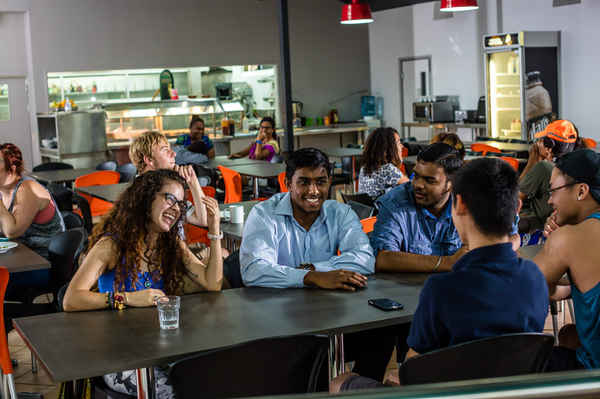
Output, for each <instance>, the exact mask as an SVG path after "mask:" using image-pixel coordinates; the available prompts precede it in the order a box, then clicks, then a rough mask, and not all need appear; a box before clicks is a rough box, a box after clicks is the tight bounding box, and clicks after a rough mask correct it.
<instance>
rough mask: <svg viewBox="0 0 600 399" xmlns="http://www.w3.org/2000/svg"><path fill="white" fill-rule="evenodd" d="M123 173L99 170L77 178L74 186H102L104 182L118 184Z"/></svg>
mask: <svg viewBox="0 0 600 399" xmlns="http://www.w3.org/2000/svg"><path fill="white" fill-rule="evenodd" d="M120 178H121V175H120V174H119V172H115V171H113V170H99V171H98V172H92V173H90V174H87V175H83V176H79V177H78V178H77V179H75V185H74V187H75V188H77V187H89V186H101V185H103V184H117V183H118V182H119V179H120Z"/></svg>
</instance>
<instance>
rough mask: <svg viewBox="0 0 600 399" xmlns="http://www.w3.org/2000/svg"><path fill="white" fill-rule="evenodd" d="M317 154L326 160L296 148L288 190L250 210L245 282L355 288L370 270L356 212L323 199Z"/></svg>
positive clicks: (324, 172) (326, 179) (326, 182)
mask: <svg viewBox="0 0 600 399" xmlns="http://www.w3.org/2000/svg"><path fill="white" fill-rule="evenodd" d="M321 159H322V160H323V162H324V165H328V162H329V161H328V160H327V157H326V156H325V155H324V154H322V153H321V152H320V151H319V150H316V149H302V150H299V151H296V152H295V153H294V154H293V155H292V156H291V159H290V160H289V161H288V167H287V169H288V170H287V171H286V175H287V176H286V184H287V186H288V189H289V192H288V193H281V194H276V195H274V196H273V197H271V198H270V199H269V200H267V201H265V202H262V203H260V204H258V205H256V206H255V207H254V208H253V209H252V211H251V212H250V215H249V216H248V220H247V221H246V223H245V225H244V233H243V240H242V245H241V248H240V264H241V273H242V278H243V280H244V284H246V285H247V286H262V287H275V288H287V287H305V286H317V287H320V288H327V289H346V290H355V289H356V288H357V287H364V286H365V285H366V278H365V277H364V275H365V274H371V273H373V272H374V266H375V258H374V256H373V250H372V249H371V245H370V244H369V239H368V238H367V236H366V234H365V233H364V232H363V231H362V226H361V224H360V221H359V220H358V217H357V216H356V214H355V213H354V211H352V210H351V209H350V207H349V206H347V205H344V204H341V203H339V202H337V201H328V200H326V198H327V195H328V192H329V186H330V176H329V169H328V168H325V167H323V166H321V165H320V160H321ZM307 160H308V163H309V166H308V167H303V164H304V163H306V161H307ZM312 163H314V165H311V164H312ZM338 251H339V253H340V254H339V255H338Z"/></svg>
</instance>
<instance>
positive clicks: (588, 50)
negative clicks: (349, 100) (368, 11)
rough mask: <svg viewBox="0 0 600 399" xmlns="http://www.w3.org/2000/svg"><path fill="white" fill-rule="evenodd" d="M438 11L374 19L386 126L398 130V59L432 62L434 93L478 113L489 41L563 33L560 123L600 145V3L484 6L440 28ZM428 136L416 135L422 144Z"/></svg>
mask: <svg viewBox="0 0 600 399" xmlns="http://www.w3.org/2000/svg"><path fill="white" fill-rule="evenodd" d="M434 4H437V3H423V4H417V5H414V6H411V7H402V8H397V9H392V10H386V11H381V12H377V13H374V18H375V22H374V23H373V24H371V25H370V27H369V44H370V49H369V51H370V60H371V89H372V91H373V92H374V93H376V94H377V93H380V94H381V95H383V96H384V101H385V108H386V112H385V119H386V121H385V122H386V124H387V125H391V126H394V127H398V126H399V125H400V115H399V109H400V106H399V96H400V93H399V83H398V62H397V59H398V58H399V57H414V56H422V55H431V56H432V68H433V71H432V76H433V93H434V94H436V95H439V94H458V95H459V96H460V103H461V108H463V109H476V108H477V99H478V98H479V96H481V95H484V81H483V68H482V49H481V46H482V44H481V38H482V36H483V35H484V34H487V33H497V32H498V30H500V31H501V32H507V31H521V30H560V31H562V60H561V61H562V71H561V73H562V85H561V90H560V93H559V96H560V101H561V106H560V109H561V111H560V114H561V115H560V116H561V117H563V118H568V119H572V120H573V121H574V122H575V124H576V125H577V126H578V127H579V129H580V131H581V134H582V135H583V136H587V137H593V138H596V139H600V129H595V128H596V124H593V123H594V122H596V121H595V118H594V114H595V112H596V104H597V103H598V101H597V98H596V92H597V91H599V90H600V74H598V73H597V69H598V65H600V51H598V48H599V46H598V45H597V44H596V43H595V42H594V41H593V40H595V38H597V37H600V24H599V23H598V21H599V20H600V1H598V0H583V1H582V3H581V4H578V5H572V6H564V7H557V8H553V7H552V0H526V1H525V0H503V1H501V2H500V1H498V0H479V5H480V9H479V10H478V11H476V12H464V13H454V16H453V17H452V18H448V19H442V20H435V21H434V20H433V7H434ZM498 4H501V5H502V8H501V9H498ZM498 17H500V18H498ZM498 19H500V21H502V26H498V23H497V22H498ZM423 134H424V133H423V132H418V130H417V135H419V137H421V136H423ZM463 137H464V136H463Z"/></svg>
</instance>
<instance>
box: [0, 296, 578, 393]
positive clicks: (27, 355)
mask: <svg viewBox="0 0 600 399" xmlns="http://www.w3.org/2000/svg"><path fill="white" fill-rule="evenodd" d="M560 310H561V309H560V307H559V311H560ZM563 310H564V311H563V312H559V314H558V323H559V326H562V325H563V324H564V323H565V322H566V323H569V322H570V319H571V318H570V315H569V312H568V309H567V306H566V304H565V306H564V309H563ZM544 332H545V333H548V334H552V318H551V317H550V315H548V318H547V319H546V325H545V327H544ZM8 349H9V352H10V356H11V358H12V359H15V360H17V362H18V365H17V367H15V368H14V377H15V385H16V388H17V392H38V393H41V394H43V395H44V397H45V398H46V399H48V398H50V399H52V398H57V397H58V390H59V385H58V384H54V383H53V382H52V380H51V379H50V377H49V376H48V374H46V371H45V370H44V369H43V368H42V367H38V372H37V373H36V374H34V373H32V372H31V352H30V351H29V348H27V346H26V345H25V343H24V342H23V340H22V339H21V337H20V336H19V335H18V334H17V332H16V331H15V330H12V331H11V332H10V333H9V334H8ZM392 359H396V353H395V351H394V353H393V355H392ZM384 380H389V381H391V382H396V383H398V365H397V364H396V362H395V361H390V363H389V364H388V369H387V372H386V375H385V378H384Z"/></svg>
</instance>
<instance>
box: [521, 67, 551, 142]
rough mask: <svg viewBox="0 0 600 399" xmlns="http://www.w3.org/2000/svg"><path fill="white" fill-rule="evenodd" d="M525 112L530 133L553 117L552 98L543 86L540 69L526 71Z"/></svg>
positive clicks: (535, 131) (546, 123) (542, 128)
mask: <svg viewBox="0 0 600 399" xmlns="http://www.w3.org/2000/svg"><path fill="white" fill-rule="evenodd" d="M525 112H526V115H525V117H526V119H527V129H528V130H529V131H530V132H531V133H532V134H531V136H533V135H534V134H535V133H537V132H539V131H542V130H544V128H545V127H546V126H547V125H548V124H549V123H550V122H551V121H552V120H553V119H555V118H554V117H553V115H552V99H551V98H550V93H548V90H546V89H545V88H544V85H543V83H542V79H541V76H540V71H532V72H528V73H527V90H526V91H525Z"/></svg>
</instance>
